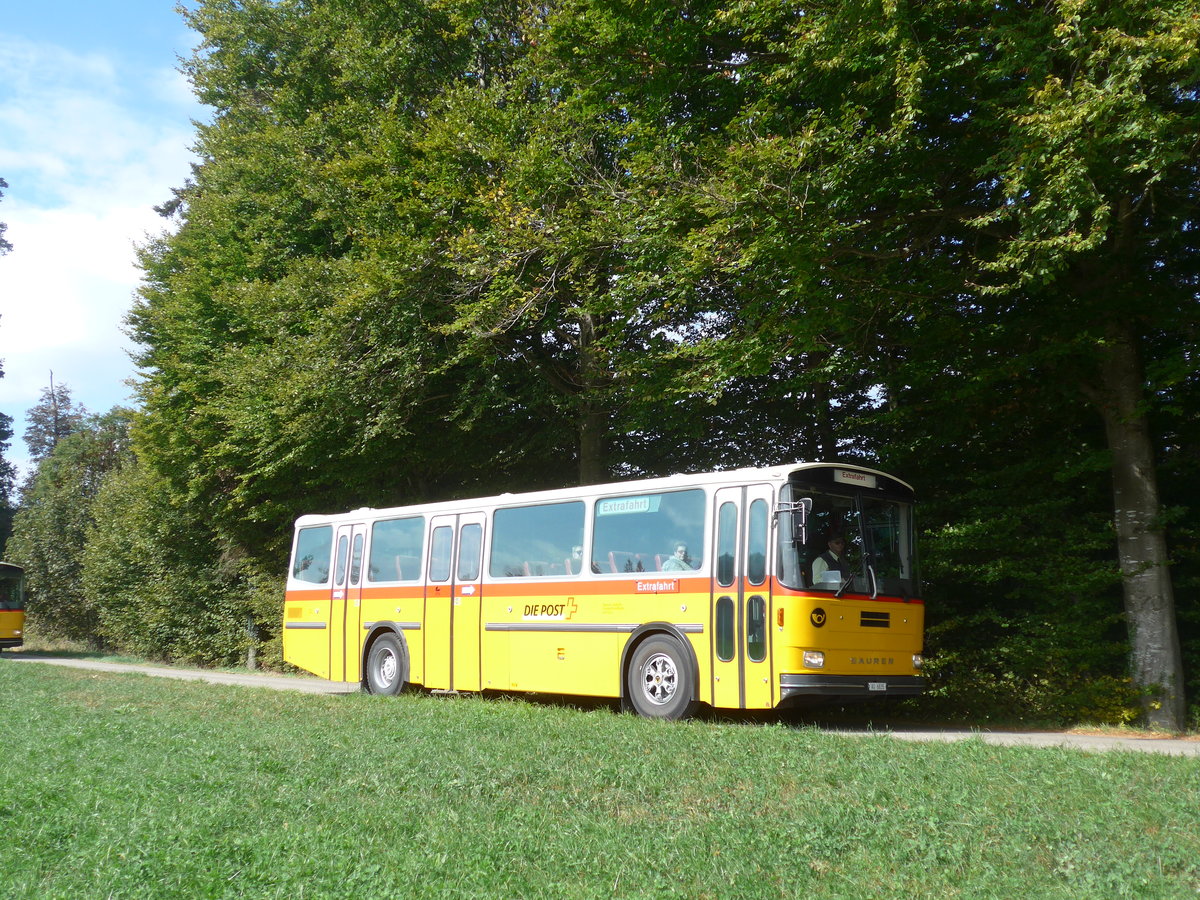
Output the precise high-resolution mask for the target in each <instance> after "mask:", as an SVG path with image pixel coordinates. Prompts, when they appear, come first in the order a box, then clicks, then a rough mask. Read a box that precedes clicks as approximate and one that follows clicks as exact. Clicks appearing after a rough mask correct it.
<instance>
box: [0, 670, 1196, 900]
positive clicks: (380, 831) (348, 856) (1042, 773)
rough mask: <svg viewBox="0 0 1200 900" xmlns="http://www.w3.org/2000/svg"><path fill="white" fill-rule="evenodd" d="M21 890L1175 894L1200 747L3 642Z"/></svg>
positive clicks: (86, 893) (7, 750) (345, 894)
mask: <svg viewBox="0 0 1200 900" xmlns="http://www.w3.org/2000/svg"><path fill="white" fill-rule="evenodd" d="M0 696H2V697H3V703H2V704H0V708H2V709H3V710H4V721H5V726H6V729H5V740H4V763H3V765H0V835H3V838H4V850H3V853H2V855H0V894H2V895H4V896H6V897H27V898H46V897H71V898H87V897H114V898H126V897H188V898H191V897H279V898H306V897H338V898H351V897H353V898H373V897H397V896H409V897H497V898H517V897H597V898H607V897H613V896H618V897H661V896H679V897H730V898H734V897H736V898H757V897H796V898H810V897H839V898H840V897H846V898H864V897H870V898H883V897H898V898H899V897H905V898H908V897H938V898H943V897H968V898H980V897H998V898H999V897H1003V898H1006V900H1012V898H1024V897H1080V898H1085V897H1086V898H1093V897H1137V898H1150V897H1181V898H1182V897H1187V898H1193V900H1194V898H1196V897H1197V895H1198V894H1200V764H1198V763H1197V760H1196V759H1194V758H1192V759H1187V758H1176V757H1168V756H1159V755H1157V754H1134V753H1120V752H1114V753H1105V754H1094V755H1093V754H1084V753H1080V752H1076V751H1069V750H1061V749H1025V748H1005V747H994V746H989V745H985V744H984V743H982V742H980V741H968V742H964V743H958V744H925V743H920V744H914V743H905V742H900V741H894V740H892V739H890V738H886V737H878V738H871V737H867V738H864V737H856V736H839V735H836V734H826V733H822V732H819V731H817V730H815V729H807V728H800V729H797V728H788V727H784V726H778V725H773V726H758V725H750V724H745V723H735V722H717V721H710V722H703V721H699V722H688V723H683V724H663V723H658V722H651V721H646V720H642V719H637V718H634V717H632V716H625V715H617V714H614V713H612V712H610V711H608V710H607V709H603V710H593V711H581V710H578V709H573V708H570V707H565V706H555V705H548V704H532V703H525V702H520V701H513V700H496V699H480V698H475V697H464V698H454V699H449V698H436V697H431V696H427V695H418V694H412V695H405V696H402V697H399V698H394V699H388V698H379V697H370V696H366V695H359V694H351V695H343V696H321V695H307V694H293V693H290V692H281V693H275V692H270V691H263V690H256V689H252V688H237V687H225V686H214V685H207V684H198V683H192V682H175V681H168V680H162V679H155V678H151V677H147V676H140V675H110V674H97V673H93V672H87V671H79V670H73V669H59V668H56V667H51V666H29V665H14V664H7V663H6V662H5V661H4V660H3V659H2V658H0Z"/></svg>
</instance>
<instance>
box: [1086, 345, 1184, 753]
mask: <svg viewBox="0 0 1200 900" xmlns="http://www.w3.org/2000/svg"><path fill="white" fill-rule="evenodd" d="M1107 338H1108V339H1107V342H1106V344H1105V346H1104V349H1103V351H1102V356H1101V360H1100V381H1099V385H1098V389H1096V390H1094V391H1092V392H1090V393H1091V394H1092V397H1093V400H1094V402H1095V403H1096V405H1097V407H1098V408H1099V410H1100V414H1101V416H1103V418H1104V427H1105V431H1106V433H1107V436H1108V446H1109V450H1110V451H1111V453H1112V476H1113V512H1114V521H1115V523H1116V529H1117V553H1118V557H1119V560H1120V565H1121V576H1122V584H1123V588H1124V593H1125V615H1126V622H1127V625H1128V628H1129V646H1130V653H1131V658H1130V669H1131V674H1132V676H1133V683H1134V686H1135V687H1136V688H1137V689H1138V690H1139V691H1140V692H1141V696H1142V708H1143V711H1144V713H1145V717H1146V721H1147V723H1148V724H1150V725H1151V726H1154V727H1157V728H1163V729H1166V730H1168V731H1179V730H1180V729H1181V728H1182V727H1183V719H1184V695H1183V686H1184V680H1183V660H1182V657H1181V655H1180V651H1179V633H1178V630H1177V627H1176V621H1175V596H1174V591H1173V589H1172V585H1171V572H1170V569H1169V567H1168V560H1167V542H1166V534H1165V533H1164V531H1163V527H1162V523H1161V521H1160V513H1161V509H1160V506H1159V499H1158V482H1157V478H1156V474H1155V464H1154V449H1153V446H1152V444H1151V441H1150V434H1149V428H1148V424H1147V422H1146V415H1145V411H1144V409H1143V406H1142V403H1143V399H1144V398H1143V387H1142V382H1143V378H1142V367H1141V361H1140V359H1139V358H1138V352H1137V346H1136V340H1137V338H1136V336H1135V334H1134V332H1133V329H1132V328H1131V327H1130V326H1129V325H1128V324H1125V323H1121V324H1118V325H1113V326H1111V327H1110V328H1109V331H1108V335H1107Z"/></svg>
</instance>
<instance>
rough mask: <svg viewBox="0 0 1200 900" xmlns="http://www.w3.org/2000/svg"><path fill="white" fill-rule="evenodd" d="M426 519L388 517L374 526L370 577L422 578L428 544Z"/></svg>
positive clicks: (368, 571)
mask: <svg viewBox="0 0 1200 900" xmlns="http://www.w3.org/2000/svg"><path fill="white" fill-rule="evenodd" d="M424 542H425V520H424V519H423V518H421V517H420V516H417V517H415V518H411V519H385V520H383V521H382V522H376V523H375V527H374V528H372V529H371V556H370V563H369V565H368V566H367V580H368V581H376V582H378V581H418V580H420V578H421V556H422V555H423V553H424V550H425V547H424Z"/></svg>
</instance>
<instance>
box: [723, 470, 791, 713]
mask: <svg viewBox="0 0 1200 900" xmlns="http://www.w3.org/2000/svg"><path fill="white" fill-rule="evenodd" d="M772 499H773V498H772V491H771V487H770V485H749V486H747V487H731V488H721V489H720V490H718V491H717V492H716V497H715V503H716V509H715V522H716V527H715V528H714V536H713V540H714V554H713V558H714V560H715V567H714V577H713V586H712V589H713V593H712V610H711V624H712V627H711V628H710V632H711V634H712V636H713V637H712V645H711V653H712V673H713V675H712V685H711V697H712V704H713V706H717V707H724V708H733V709H769V708H771V707H772V706H774V705H775V697H774V685H773V684H772V681H771V640H770V635H771V632H770V627H769V626H770V615H771V591H770V579H769V578H768V577H767V563H768V559H769V554H768V548H769V546H770V541H769V538H770V522H771V502H772Z"/></svg>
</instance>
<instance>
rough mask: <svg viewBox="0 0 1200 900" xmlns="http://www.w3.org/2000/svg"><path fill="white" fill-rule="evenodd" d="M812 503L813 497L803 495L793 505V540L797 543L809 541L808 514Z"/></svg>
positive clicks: (801, 543) (802, 543)
mask: <svg viewBox="0 0 1200 900" xmlns="http://www.w3.org/2000/svg"><path fill="white" fill-rule="evenodd" d="M812 505H813V502H812V497H803V498H801V499H800V500H797V501H796V503H795V504H794V505H793V507H792V540H793V541H794V542H795V543H797V544H800V545H804V544H807V543H808V515H809V513H811V512H812Z"/></svg>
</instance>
